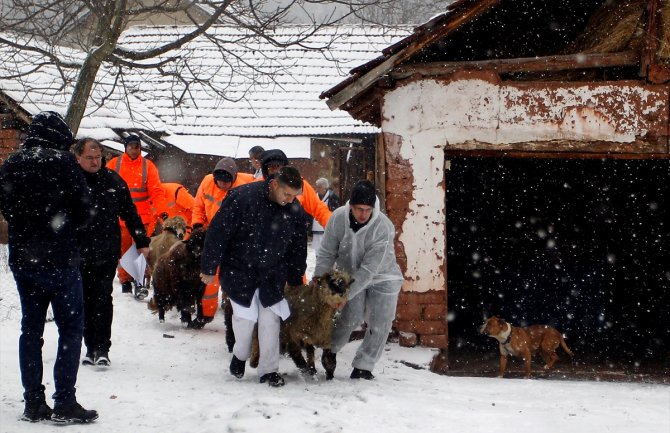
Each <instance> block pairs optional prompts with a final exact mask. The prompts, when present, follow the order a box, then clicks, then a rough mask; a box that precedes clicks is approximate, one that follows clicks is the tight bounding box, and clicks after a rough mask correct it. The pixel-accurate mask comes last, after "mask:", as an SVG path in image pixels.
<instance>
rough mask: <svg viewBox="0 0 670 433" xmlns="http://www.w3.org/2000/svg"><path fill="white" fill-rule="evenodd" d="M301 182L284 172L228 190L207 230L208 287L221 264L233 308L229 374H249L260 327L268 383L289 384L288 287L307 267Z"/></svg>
mask: <svg viewBox="0 0 670 433" xmlns="http://www.w3.org/2000/svg"><path fill="white" fill-rule="evenodd" d="M301 189H302V178H301V177H300V173H299V172H298V170H297V169H295V168H294V167H283V168H282V169H281V170H280V171H279V172H278V173H277V174H276V176H274V177H273V178H272V179H269V180H266V181H264V182H253V183H250V184H246V185H242V186H240V187H238V188H234V189H232V190H230V191H229V192H228V196H227V197H226V199H225V200H224V202H223V204H222V205H221V208H220V209H219V211H218V212H217V213H216V215H215V216H214V218H213V219H212V222H211V223H210V225H209V228H208V230H207V238H206V240H205V248H204V251H203V255H202V259H201V271H202V274H201V277H202V281H203V282H204V283H205V284H209V283H211V282H212V280H213V279H214V274H215V273H216V267H217V266H219V265H220V271H219V280H220V283H221V288H222V289H223V290H224V291H225V292H226V293H227V294H228V296H229V297H230V299H231V303H232V306H233V330H234V331H235V340H236V341H235V346H234V347H233V359H232V361H231V363H230V372H231V374H233V375H234V376H235V377H237V378H241V377H243V376H244V369H245V363H246V360H247V359H248V358H249V355H250V353H251V338H252V334H253V330H254V325H255V323H256V322H258V341H259V349H260V359H259V364H258V375H259V376H260V382H261V383H266V382H267V383H268V384H269V385H270V386H282V385H284V379H283V378H282V377H281V376H280V375H279V372H278V369H279V325H280V319H283V320H285V319H286V318H287V317H288V316H289V314H290V312H289V308H288V303H287V302H286V300H285V299H284V286H285V285H286V284H288V285H290V286H296V285H300V284H302V276H303V274H304V273H305V269H306V267H307V264H306V261H307V233H306V231H305V217H304V212H303V210H302V207H301V206H300V203H298V200H296V196H297V195H298V194H300V191H301Z"/></svg>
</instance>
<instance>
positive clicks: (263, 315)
mask: <svg viewBox="0 0 670 433" xmlns="http://www.w3.org/2000/svg"><path fill="white" fill-rule="evenodd" d="M235 307H236V304H235V303H233V332H235V346H233V354H234V355H235V356H236V357H237V359H239V360H242V361H246V360H247V359H249V355H251V342H252V338H253V334H254V325H255V324H256V321H254V320H249V319H245V318H243V317H240V315H239V314H236V313H235V309H236V308H235ZM241 308H244V307H241ZM280 323H281V318H280V317H279V316H278V315H277V314H276V313H275V312H274V311H272V309H271V307H268V308H265V307H263V306H262V305H260V304H259V305H258V348H259V351H260V359H259V360H258V368H257V370H256V371H257V372H258V376H263V375H264V374H267V373H277V372H279V325H280Z"/></svg>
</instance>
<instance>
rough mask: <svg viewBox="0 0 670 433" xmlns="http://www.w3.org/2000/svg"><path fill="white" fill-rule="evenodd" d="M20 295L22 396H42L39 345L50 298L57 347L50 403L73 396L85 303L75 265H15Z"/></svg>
mask: <svg viewBox="0 0 670 433" xmlns="http://www.w3.org/2000/svg"><path fill="white" fill-rule="evenodd" d="M12 272H13V273H14V280H15V281H16V288H17V289H18V292H19V297H20V298H21V315H22V316H21V337H19V367H20V369H21V382H22V384H23V389H24V391H25V392H24V394H23V397H24V399H25V401H26V402H36V401H40V400H44V386H43V385H42V374H43V366H42V345H43V344H44V340H43V338H42V336H43V334H44V323H45V320H46V315H47V308H48V307H49V303H51V306H52V309H53V313H54V321H55V322H56V326H57V327H58V352H57V354H56V362H55V364H54V386H55V388H56V392H55V393H54V395H53V398H54V409H56V408H60V407H63V406H69V405H70V404H73V403H75V402H76V398H75V387H74V386H75V384H76V382H77V372H78V371H79V356H80V354H81V338H82V333H83V328H84V308H83V300H82V285H81V276H80V275H79V269H77V268H64V269H48V270H45V269H38V270H35V269H30V270H27V269H14V268H12Z"/></svg>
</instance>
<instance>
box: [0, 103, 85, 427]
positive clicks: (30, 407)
mask: <svg viewBox="0 0 670 433" xmlns="http://www.w3.org/2000/svg"><path fill="white" fill-rule="evenodd" d="M72 142H73V137H72V132H70V129H69V128H68V126H67V124H66V123H65V121H64V120H63V118H62V117H61V116H60V115H58V114H57V113H54V112H50V111H46V112H42V113H39V114H37V115H35V117H34V118H33V121H32V123H31V124H30V127H29V128H28V133H27V138H26V141H25V142H24V143H23V147H22V149H21V150H20V151H18V152H16V153H14V154H13V155H12V156H10V157H9V158H8V159H7V161H6V162H5V163H4V164H3V165H2V166H1V167H0V186H1V187H0V210H1V211H2V214H3V215H4V216H5V218H6V219H7V221H8V222H9V266H10V268H11V270H12V273H13V274H14V280H15V281H16V288H17V289H18V292H19V297H20V299H21V314H22V317H21V337H20V338H19V366H20V369H21V381H22V383H23V388H24V390H25V392H24V394H23V397H24V399H25V411H24V413H23V419H25V420H27V421H33V422H35V421H40V420H43V419H52V420H53V421H56V422H71V421H77V422H89V421H93V420H95V419H96V418H98V413H97V412H96V411H94V410H85V409H84V408H82V407H81V406H80V405H79V403H77V400H76V398H75V383H76V382H77V372H78V370H79V355H80V353H81V338H82V331H83V326H84V309H83V302H82V285H81V276H80V274H79V268H78V266H79V261H80V255H79V247H78V245H77V235H76V230H77V229H78V228H79V227H82V226H85V225H86V224H88V222H89V221H90V219H91V217H92V215H93V208H92V205H91V195H90V194H89V190H88V187H87V186H86V180H85V179H84V175H83V174H82V173H81V170H80V169H79V167H77V163H76V162H75V159H74V157H73V156H72V154H70V153H69V152H67V150H68V148H69V147H70V145H71V144H72ZM49 304H51V305H52V307H53V313H54V320H55V322H56V326H58V336H59V338H58V353H57V355H56V362H55V365H54V386H55V388H56V392H55V393H54V394H53V398H54V410H53V413H52V410H51V408H50V407H49V405H47V403H46V399H45V396H44V391H45V388H44V385H42V373H43V366H42V345H43V344H44V340H43V339H42V335H43V334H44V322H45V318H46V313H47V308H48V307H49Z"/></svg>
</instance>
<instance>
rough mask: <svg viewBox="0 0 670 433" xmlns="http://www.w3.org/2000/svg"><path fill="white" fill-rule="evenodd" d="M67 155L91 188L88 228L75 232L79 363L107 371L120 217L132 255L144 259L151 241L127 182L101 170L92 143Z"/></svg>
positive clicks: (99, 157) (98, 154)
mask: <svg viewBox="0 0 670 433" xmlns="http://www.w3.org/2000/svg"><path fill="white" fill-rule="evenodd" d="M72 151H73V152H74V155H75V157H76V158H77V162H78V163H79V166H80V167H81V169H82V170H83V173H84V176H85V177H86V182H87V183H88V186H89V188H90V189H91V193H92V195H93V202H94V208H95V216H94V217H93V220H92V221H91V223H90V224H89V225H88V226H87V227H86V228H83V229H81V230H80V231H79V239H80V245H81V258H82V261H81V265H80V266H79V270H80V271H81V278H82V280H83V284H84V344H86V356H85V357H84V360H83V362H82V363H83V364H84V365H94V364H95V365H98V366H102V367H107V366H109V365H110V364H111V361H110V360H109V348H110V347H111V345H112V342H111V337H112V318H113V311H114V305H113V303H112V290H113V281H114V275H115V274H116V266H117V264H118V262H119V256H120V255H121V228H120V226H119V218H121V219H122V220H123V222H124V223H125V225H126V227H127V228H128V231H129V232H130V235H131V236H132V238H133V240H134V241H135V245H136V247H137V251H138V252H140V253H141V254H144V256H145V257H146V256H147V255H148V254H149V243H150V242H151V239H149V238H148V237H147V233H146V229H145V228H144V224H143V223H142V219H141V218H140V216H139V214H138V213H137V208H136V207H135V205H134V204H133V199H132V198H131V197H130V191H129V190H128V185H127V184H126V181H125V180H123V179H122V178H121V176H119V175H118V174H117V173H116V172H115V171H114V170H110V169H109V168H107V167H105V166H104V165H103V163H102V145H101V144H100V143H99V142H98V141H97V140H95V139H93V138H82V139H80V140H78V141H77V143H76V144H75V145H74V146H73V148H72Z"/></svg>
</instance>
